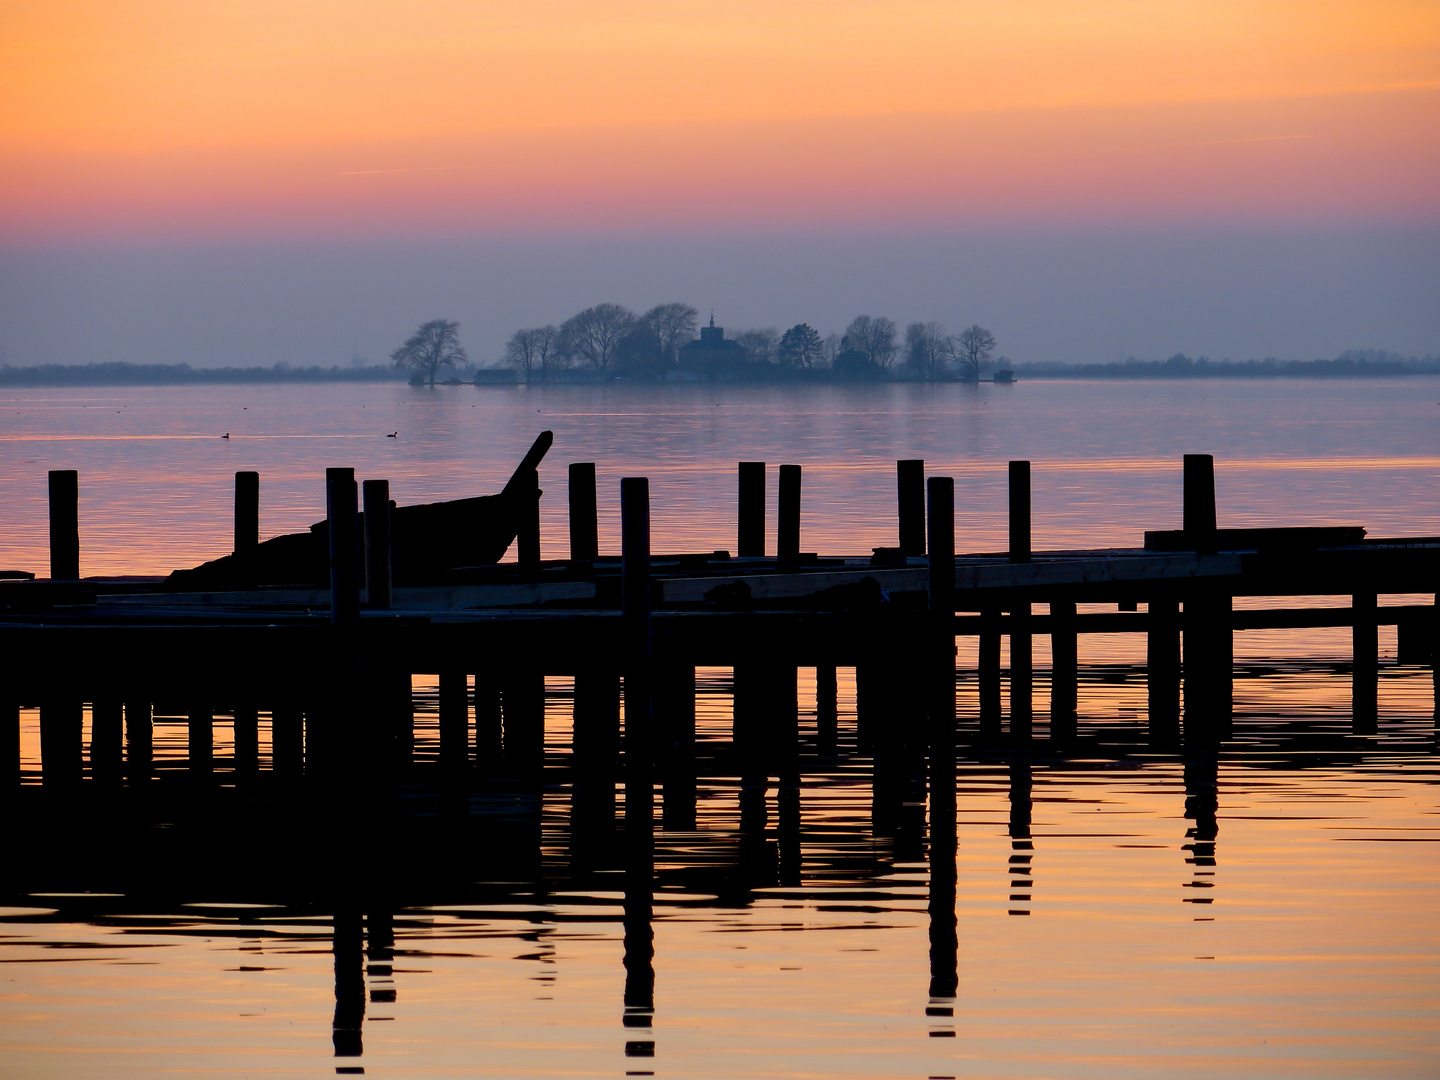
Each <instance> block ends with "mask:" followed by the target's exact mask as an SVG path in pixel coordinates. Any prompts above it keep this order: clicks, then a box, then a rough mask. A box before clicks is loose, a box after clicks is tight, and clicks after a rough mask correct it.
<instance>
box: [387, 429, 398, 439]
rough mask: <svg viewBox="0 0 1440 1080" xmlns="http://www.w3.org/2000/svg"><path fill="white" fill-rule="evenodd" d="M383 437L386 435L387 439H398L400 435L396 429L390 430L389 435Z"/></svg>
mask: <svg viewBox="0 0 1440 1080" xmlns="http://www.w3.org/2000/svg"><path fill="white" fill-rule="evenodd" d="M385 437H386V438H387V439H398V438H399V437H400V432H398V431H392V432H390V434H389V435H386V436H385Z"/></svg>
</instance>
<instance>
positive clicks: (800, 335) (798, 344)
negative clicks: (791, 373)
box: [777, 323, 825, 368]
mask: <svg viewBox="0 0 1440 1080" xmlns="http://www.w3.org/2000/svg"><path fill="white" fill-rule="evenodd" d="M777 352H778V354H779V357H780V363H782V364H784V365H786V366H787V367H795V368H813V367H815V366H816V365H817V364H819V363H820V361H821V360H822V359H823V358H824V356H825V343H824V342H823V341H821V340H820V335H819V333H817V332H816V330H815V328H814V327H813V326H811V325H810V324H809V323H800V324H798V325H796V326H792V327H791V328H790V329H789V330H786V331H785V333H784V334H782V335H781V336H780V347H779V349H778V350H777Z"/></svg>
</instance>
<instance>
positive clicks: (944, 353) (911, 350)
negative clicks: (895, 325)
mask: <svg viewBox="0 0 1440 1080" xmlns="http://www.w3.org/2000/svg"><path fill="white" fill-rule="evenodd" d="M954 358H955V339H954V338H952V337H951V336H950V335H949V334H947V333H946V332H945V328H944V327H943V326H941V325H940V324H939V323H938V322H928V323H919V322H915V323H911V324H910V325H909V326H907V327H906V328H905V362H906V363H907V364H909V365H910V367H911V368H913V369H914V370H915V372H916V373H917V374H918V375H920V377H921V378H923V379H928V380H929V381H931V382H934V381H935V380H936V379H939V378H941V377H943V376H944V374H945V364H946V362H947V361H950V360H953V359H954Z"/></svg>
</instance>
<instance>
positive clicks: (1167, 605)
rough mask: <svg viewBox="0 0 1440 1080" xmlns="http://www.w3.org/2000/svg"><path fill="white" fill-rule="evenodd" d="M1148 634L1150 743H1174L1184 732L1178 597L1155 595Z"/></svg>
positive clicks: (1151, 605)
mask: <svg viewBox="0 0 1440 1080" xmlns="http://www.w3.org/2000/svg"><path fill="white" fill-rule="evenodd" d="M1149 616H1150V628H1149V631H1148V633H1147V634H1146V636H1145V678H1146V691H1147V695H1148V711H1149V718H1150V742H1151V744H1152V745H1153V746H1156V747H1167V746H1173V745H1174V744H1175V742H1176V741H1177V739H1178V738H1179V735H1180V604H1179V601H1177V600H1176V599H1175V597H1174V596H1158V595H1157V596H1152V597H1151V598H1150V601H1149Z"/></svg>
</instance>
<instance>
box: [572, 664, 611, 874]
mask: <svg viewBox="0 0 1440 1080" xmlns="http://www.w3.org/2000/svg"><path fill="white" fill-rule="evenodd" d="M573 748H574V762H575V784H574V788H573V792H572V796H571V799H572V806H571V813H572V819H573V825H572V829H571V842H572V844H573V846H574V853H575V859H576V868H577V870H583V869H589V868H592V867H594V866H596V865H599V864H600V862H601V861H603V860H604V858H605V857H606V856H607V855H608V854H609V849H610V842H611V840H612V838H613V835H614V832H615V779H616V764H617V759H618V755H619V751H620V676H619V675H618V674H617V673H616V672H615V671H614V670H612V669H606V668H601V667H583V668H581V669H580V670H579V671H577V672H576V673H575V726H574V746H573Z"/></svg>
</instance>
